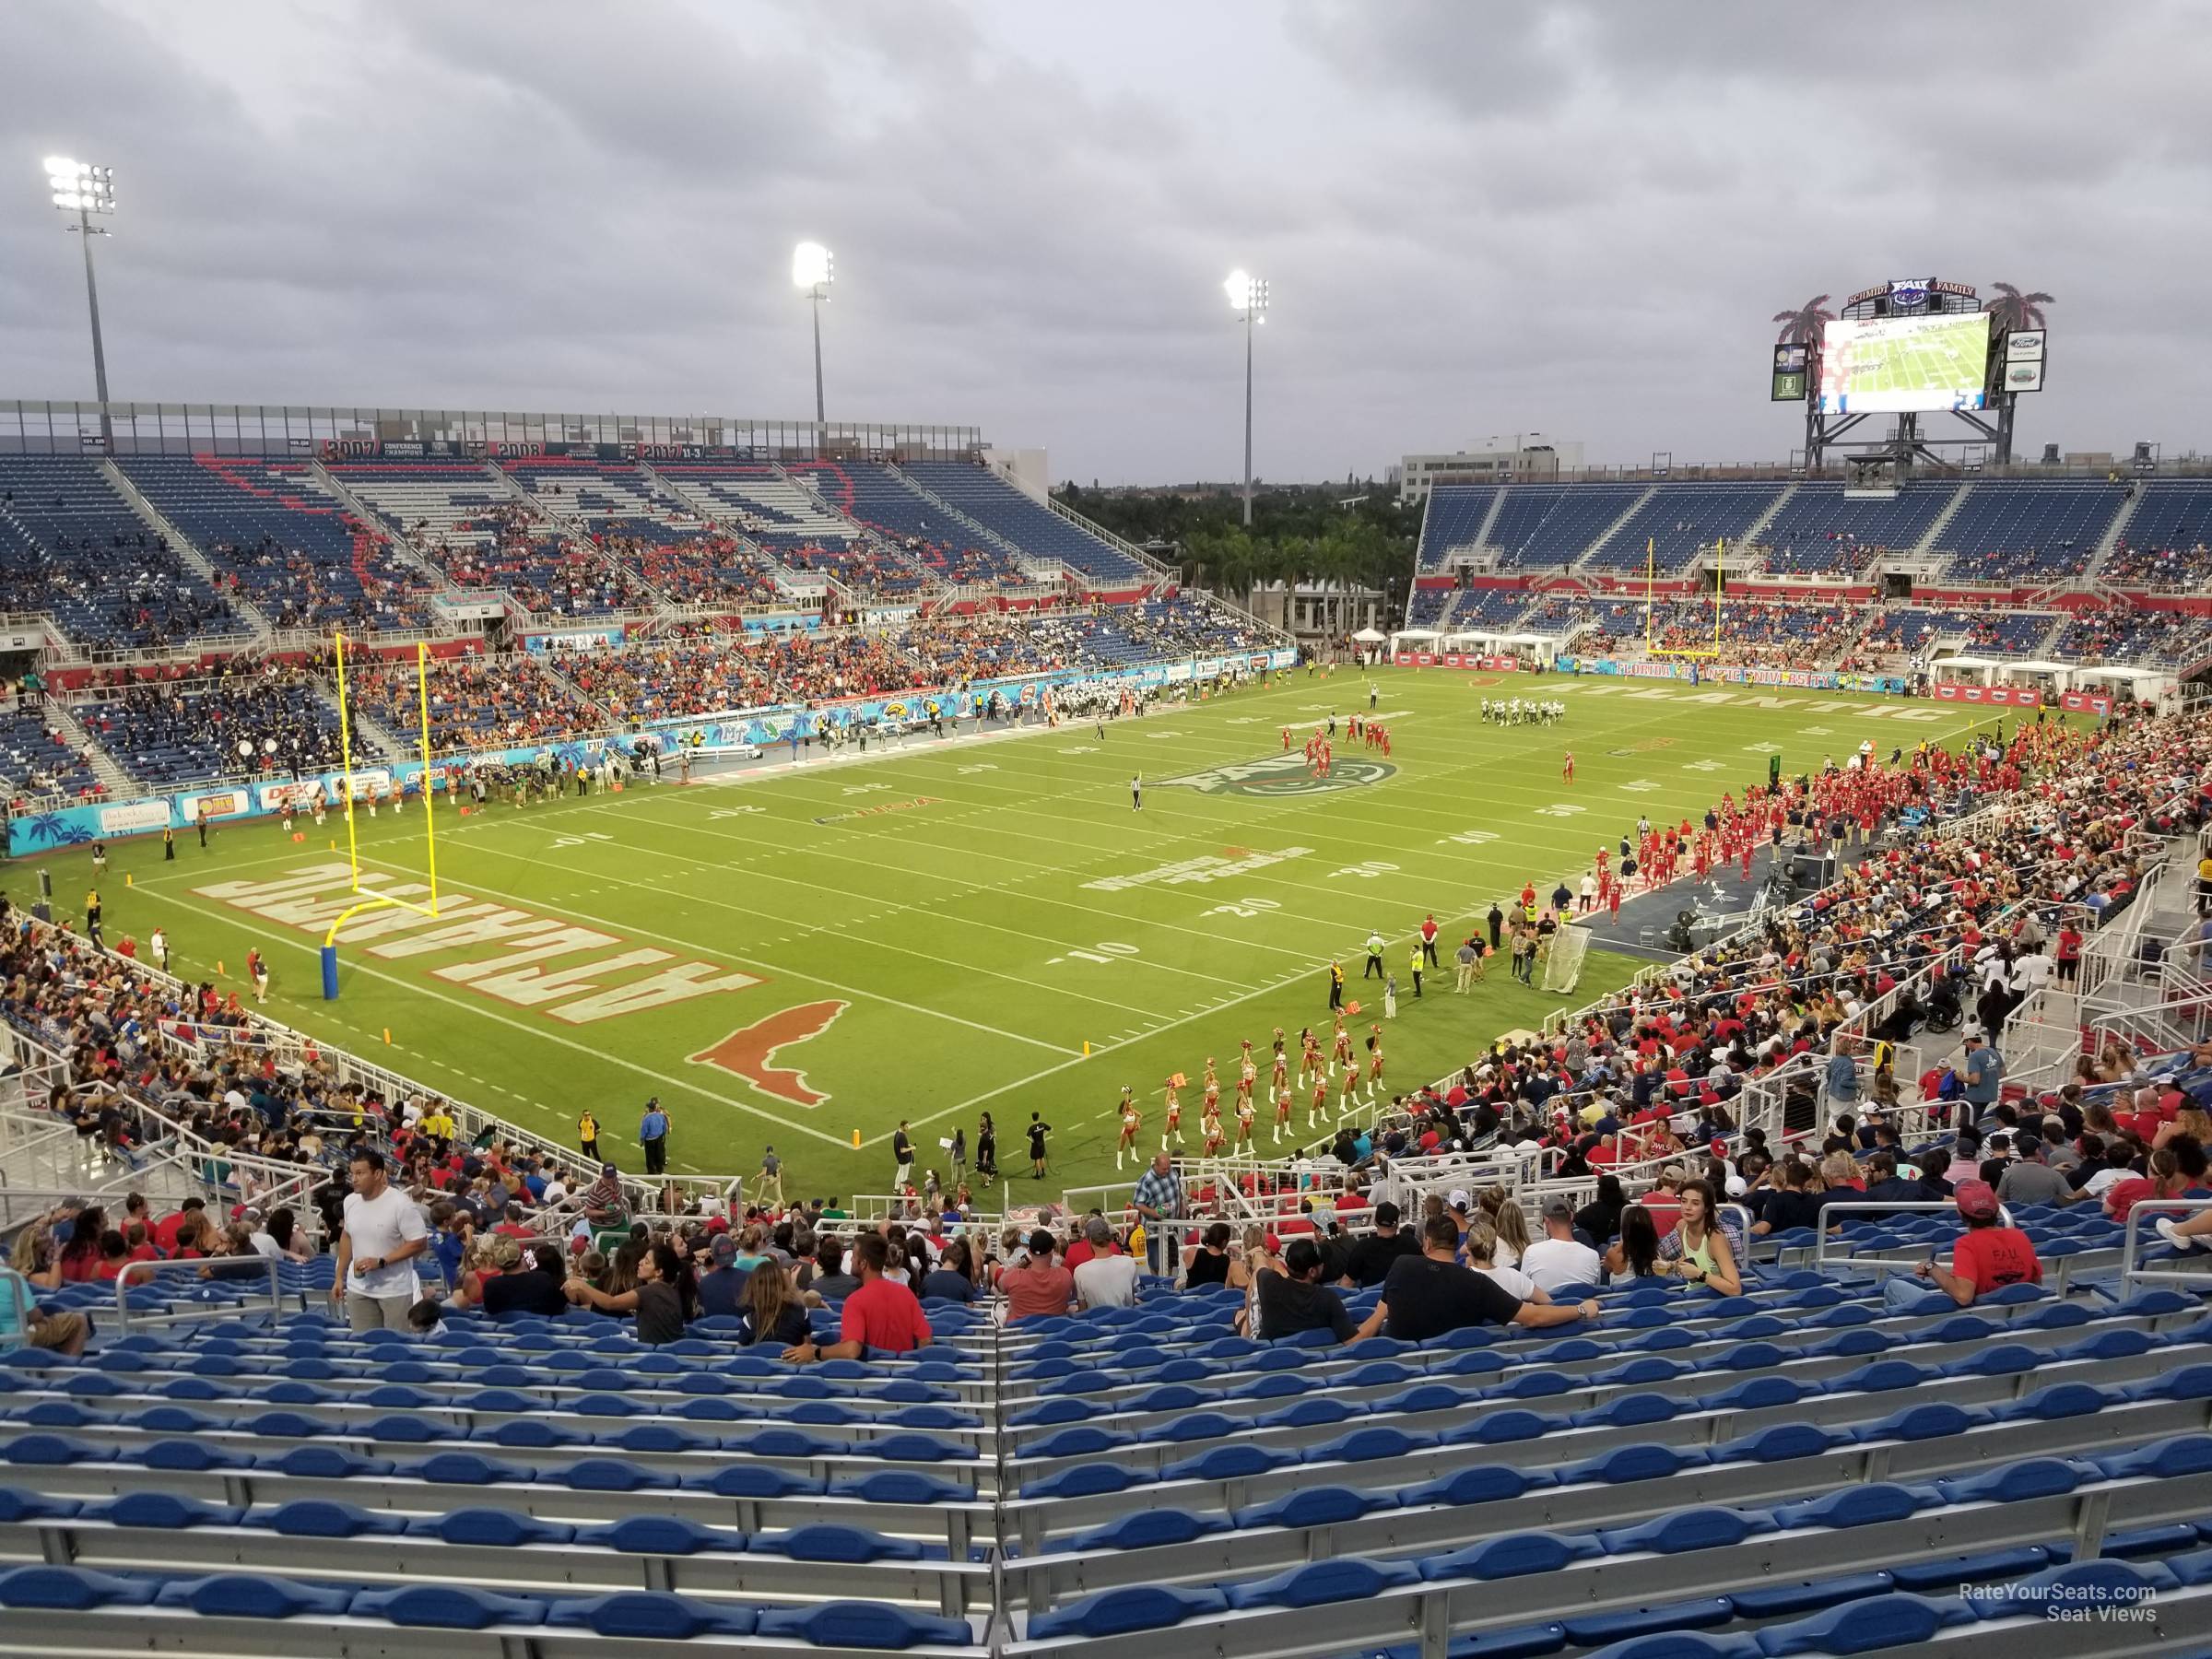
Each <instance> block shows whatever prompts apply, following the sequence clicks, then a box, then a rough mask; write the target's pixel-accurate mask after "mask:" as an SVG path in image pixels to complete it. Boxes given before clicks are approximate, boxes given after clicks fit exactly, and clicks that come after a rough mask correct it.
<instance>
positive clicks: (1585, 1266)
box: [1521, 1196, 1605, 1291]
mask: <svg viewBox="0 0 2212 1659" xmlns="http://www.w3.org/2000/svg"><path fill="white" fill-rule="evenodd" d="M1521 1271H1522V1272H1524V1273H1525V1274H1527V1275H1528V1277H1530V1278H1531V1279H1533V1280H1534V1281H1535V1283H1536V1284H1537V1285H1538V1286H1539V1287H1541V1288H1544V1289H1546V1290H1549V1291H1557V1290H1558V1289H1559V1288H1560V1287H1561V1286H1564V1285H1595V1284H1596V1283H1597V1282H1598V1281H1599V1279H1601V1278H1602V1277H1605V1265H1604V1263H1603V1262H1601V1261H1600V1260H1599V1258H1598V1253H1597V1252H1596V1251H1594V1250H1593V1249H1591V1248H1590V1246H1589V1245H1587V1244H1585V1243H1583V1241H1581V1240H1580V1239H1578V1238H1576V1237H1575V1236H1574V1206H1573V1204H1572V1203H1571V1202H1570V1201H1569V1200H1568V1199H1566V1198H1564V1197H1559V1196H1554V1197H1550V1198H1547V1199H1546V1200H1545V1201H1544V1236H1543V1237H1542V1238H1541V1239H1538V1240H1537V1241H1535V1243H1534V1244H1531V1245H1530V1246H1529V1247H1528V1249H1527V1250H1526V1251H1525V1252H1524V1253H1523V1254H1522V1257H1521Z"/></svg>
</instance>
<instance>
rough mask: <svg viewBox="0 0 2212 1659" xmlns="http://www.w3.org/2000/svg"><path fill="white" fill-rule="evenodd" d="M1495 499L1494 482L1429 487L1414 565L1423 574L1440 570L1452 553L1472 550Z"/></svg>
mask: <svg viewBox="0 0 2212 1659" xmlns="http://www.w3.org/2000/svg"><path fill="white" fill-rule="evenodd" d="M1497 499H1498V488H1497V486H1496V485H1494V484H1439V485H1437V486H1436V487H1435V488H1433V489H1431V490H1430V492H1429V511H1428V512H1426V513H1425V514H1423V515H1422V518H1421V547H1420V557H1419V559H1418V566H1417V568H1418V570H1420V571H1422V572H1424V573H1427V572H1430V571H1441V570H1443V569H1444V568H1445V566H1446V565H1447V563H1449V561H1450V559H1451V557H1452V555H1453V553H1455V552H1461V551H1465V552H1473V551H1474V550H1475V547H1476V546H1477V542H1478V540H1479V538H1480V535H1481V532H1482V526H1483V524H1484V522H1485V521H1486V520H1488V518H1489V516H1490V506H1491V503H1492V502H1494V501H1496V500H1497Z"/></svg>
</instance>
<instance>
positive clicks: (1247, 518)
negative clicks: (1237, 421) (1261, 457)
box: [1221, 270, 1267, 528]
mask: <svg viewBox="0 0 2212 1659" xmlns="http://www.w3.org/2000/svg"><path fill="white" fill-rule="evenodd" d="M1221 291H1222V292H1223V293H1225V294H1227V295H1228V296H1229V308H1230V310H1231V311H1233V312H1236V313H1237V314H1238V315H1239V316H1241V317H1242V318H1243V319H1244V524H1245V525H1246V527H1247V528H1249V527H1250V526H1251V524H1252V331H1253V329H1254V328H1256V327H1258V326H1259V325H1260V324H1263V323H1265V322H1266V320H1267V279H1266V278H1265V277H1254V276H1253V275H1252V274H1251V273H1250V272H1249V271H1243V270H1236V271H1231V272H1230V274H1229V275H1228V277H1225V278H1223V279H1222V283H1221Z"/></svg>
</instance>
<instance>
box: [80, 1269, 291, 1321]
mask: <svg viewBox="0 0 2212 1659" xmlns="http://www.w3.org/2000/svg"><path fill="white" fill-rule="evenodd" d="M249 1260H251V1261H253V1262H254V1263H255V1264H256V1265H258V1266H261V1267H265V1268H266V1269H268V1275H269V1323H270V1324H272V1325H276V1324H283V1323H284V1283H283V1280H282V1279H281V1278H280V1277H278V1274H277V1269H278V1268H279V1267H280V1266H281V1265H282V1264H281V1263H280V1262H279V1261H278V1260H277V1257H275V1256H256V1257H251V1258H250V1257H246V1256H206V1257H202V1258H201V1259H199V1260H197V1261H194V1260H192V1259H190V1258H187V1259H185V1260H183V1261H174V1262H126V1263H124V1267H123V1271H122V1272H121V1273H119V1274H117V1275H116V1276H115V1328H116V1330H117V1331H118V1332H121V1333H123V1334H124V1335H128V1334H129V1332H130V1328H131V1318H132V1314H131V1299H130V1297H129V1295H128V1294H127V1292H128V1290H129V1288H130V1284H131V1279H132V1277H133V1276H134V1275H140V1276H143V1277H146V1278H149V1279H150V1278H154V1277H158V1276H159V1275H162V1274H169V1275H171V1276H182V1273H183V1272H185V1271H186V1270H190V1271H191V1272H192V1273H193V1274H194V1277H197V1275H198V1272H199V1270H200V1269H201V1268H203V1267H206V1266H207V1265H210V1264H211V1263H221V1262H244V1261H249ZM243 1277H246V1276H245V1275H243V1274H236V1275H233V1274H225V1275H224V1276H223V1278H224V1280H225V1282H226V1283H234V1282H236V1281H237V1280H238V1279H241V1278H243ZM213 1311H214V1310H200V1311H196V1312H193V1313H141V1314H139V1315H138V1316H137V1317H138V1320H139V1323H141V1324H175V1323H176V1322H178V1321H179V1320H183V1319H191V1318H195V1317H197V1316H198V1312H213ZM221 1311H222V1312H235V1310H234V1309H233V1308H230V1307H229V1306H226V1307H224V1308H223V1309H222V1310H221Z"/></svg>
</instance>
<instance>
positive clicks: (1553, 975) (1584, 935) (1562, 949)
mask: <svg viewBox="0 0 2212 1659" xmlns="http://www.w3.org/2000/svg"><path fill="white" fill-rule="evenodd" d="M1589 954H1590V930H1589V929H1588V928H1584V927H1562V928H1560V929H1559V932H1557V933H1555V934H1553V935H1551V955H1550V956H1549V957H1548V958H1547V959H1545V963H1544V989H1545V990H1547V991H1561V992H1564V991H1571V990H1573V989H1574V987H1575V985H1576V983H1577V982H1579V981H1580V980H1581V979H1582V977H1583V958H1584V957H1586V956H1588V955H1589Z"/></svg>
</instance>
